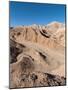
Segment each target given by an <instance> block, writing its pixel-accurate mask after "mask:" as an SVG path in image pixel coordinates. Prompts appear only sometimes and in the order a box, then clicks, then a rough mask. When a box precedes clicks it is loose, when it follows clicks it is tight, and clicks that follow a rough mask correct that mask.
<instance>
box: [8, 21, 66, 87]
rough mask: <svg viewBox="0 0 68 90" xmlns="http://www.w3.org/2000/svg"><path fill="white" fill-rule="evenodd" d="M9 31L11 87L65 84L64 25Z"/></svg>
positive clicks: (34, 26)
mask: <svg viewBox="0 0 68 90" xmlns="http://www.w3.org/2000/svg"><path fill="white" fill-rule="evenodd" d="M10 29H11V30H10V88H20V87H37V86H58V85H60V86H61V85H65V84H66V80H65V78H66V77H65V26H64V24H61V23H57V22H53V23H50V24H48V25H46V26H40V25H35V24H34V25H31V26H20V27H16V28H13V27H12V28H10Z"/></svg>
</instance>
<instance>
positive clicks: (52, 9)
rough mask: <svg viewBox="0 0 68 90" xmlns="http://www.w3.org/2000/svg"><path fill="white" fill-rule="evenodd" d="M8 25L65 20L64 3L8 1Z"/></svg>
mask: <svg viewBox="0 0 68 90" xmlns="http://www.w3.org/2000/svg"><path fill="white" fill-rule="evenodd" d="M9 10H10V26H18V25H32V24H40V25H45V24H48V23H50V22H52V21H58V22H62V23H64V22H65V5H63V4H43V3H42V4H40V3H26V2H14V1H10V8H9Z"/></svg>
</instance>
